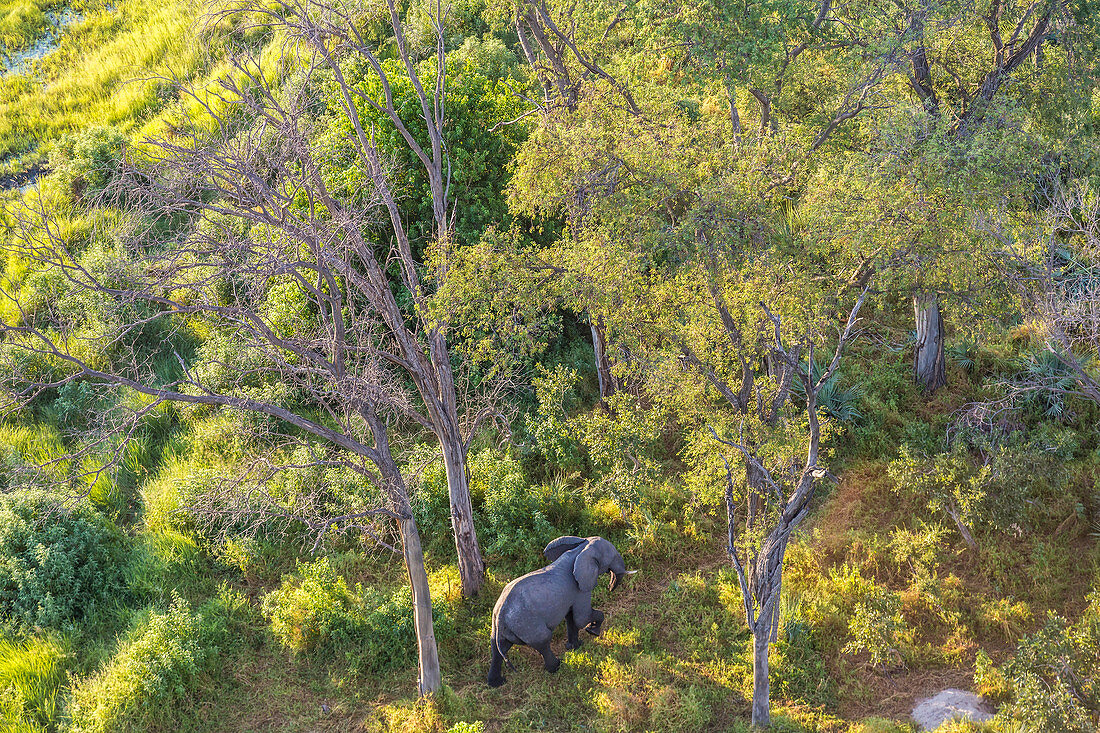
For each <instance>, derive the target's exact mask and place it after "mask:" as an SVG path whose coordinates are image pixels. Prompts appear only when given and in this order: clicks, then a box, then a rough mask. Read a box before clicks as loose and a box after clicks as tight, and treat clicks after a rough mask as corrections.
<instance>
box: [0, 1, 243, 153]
mask: <svg viewBox="0 0 1100 733" xmlns="http://www.w3.org/2000/svg"><path fill="white" fill-rule="evenodd" d="M201 11H202V8H201V5H200V6H199V7H196V3H193V2H188V1H186V0H162V1H158V0H118V1H117V2H115V3H113V4H110V5H107V6H106V7H102V8H98V9H96V10H92V11H89V13H88V15H87V16H86V17H85V18H84V19H83V20H82V21H80V22H78V23H75V24H73V25H72V26H71V27H69V28H68V29H67V30H66V32H65V34H64V37H63V39H62V41H61V43H60V46H59V47H58V49H57V51H56V52H54V53H53V54H51V55H49V56H48V57H46V58H45V59H43V60H42V61H40V62H39V63H38V65H37V67H36V70H35V72H33V73H32V74H12V75H8V76H5V77H2V78H0V160H2V159H4V158H5V157H15V158H18V157H19V156H21V155H23V154H26V153H30V152H32V151H34V150H35V149H36V148H37V147H38V146H39V145H41V144H42V143H48V142H49V141H51V140H53V139H56V138H57V137H59V136H60V135H61V134H63V133H64V132H67V131H69V130H74V129H78V128H81V127H85V126H87V125H90V124H107V125H112V126H115V127H118V128H119V129H121V130H122V131H124V132H133V131H135V130H137V129H138V128H140V127H141V125H143V124H145V123H147V122H148V121H149V120H151V119H152V118H154V117H155V116H156V115H157V114H158V113H159V112H160V111H162V110H163V109H164V108H165V107H166V106H168V105H169V104H171V103H172V102H173V101H174V94H173V93H172V92H171V90H170V84H169V83H168V82H167V81H166V80H165V78H166V77H177V78H181V79H185V80H193V79H197V78H202V75H203V73H204V71H205V70H206V69H209V68H211V67H212V65H213V62H212V60H211V56H210V54H211V49H219V48H224V46H225V44H224V41H218V42H215V41H212V40H211V39H205V40H204V39H203V38H202V36H203V33H204V30H203V26H202V24H201V23H196V17H197V15H199V14H201ZM35 155H36V157H40V156H39V154H37V153H35Z"/></svg>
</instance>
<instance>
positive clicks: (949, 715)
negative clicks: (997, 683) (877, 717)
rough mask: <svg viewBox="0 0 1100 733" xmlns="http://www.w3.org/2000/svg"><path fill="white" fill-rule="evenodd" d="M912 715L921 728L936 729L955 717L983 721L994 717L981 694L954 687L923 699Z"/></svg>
mask: <svg viewBox="0 0 1100 733" xmlns="http://www.w3.org/2000/svg"><path fill="white" fill-rule="evenodd" d="M912 715H913V720H914V721H916V723H917V726H918V727H919V728H920V729H921V730H936V729H937V728H939V727H940V726H941V725H943V724H944V723H946V722H947V721H949V720H952V719H954V718H962V719H964V720H978V721H981V720H990V719H992V717H993V714H992V712H991V711H990V709H989V706H988V705H987V704H986V702H985V700H983V699H982V697H981V695H975V694H974V693H973V692H966V691H964V690H954V689H946V690H944V691H943V692H941V693H939V694H938V695H936V696H935V697H929V698H926V699H924V700H921V701H920V702H918V703H917V706H916V707H915V708H913V713H912Z"/></svg>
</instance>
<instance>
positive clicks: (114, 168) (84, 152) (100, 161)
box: [50, 125, 126, 197]
mask: <svg viewBox="0 0 1100 733" xmlns="http://www.w3.org/2000/svg"><path fill="white" fill-rule="evenodd" d="M125 149H126V136H125V135H123V134H122V133H121V132H119V131H118V130H116V129H114V128H111V127H103V126H99V125H92V126H90V127H86V128H84V129H82V130H79V131H77V132H72V133H69V134H68V135H65V136H64V137H62V138H61V140H59V141H58V142H57V145H56V147H55V148H54V149H53V152H52V153H51V154H50V167H51V168H52V169H53V170H54V171H55V172H56V174H57V176H58V178H59V179H60V180H61V182H62V184H63V185H65V186H67V187H69V188H71V190H72V192H73V194H74V195H76V196H80V197H83V196H92V195H94V194H97V193H100V192H102V191H103V190H104V189H105V188H106V187H107V186H108V185H109V184H110V183H111V182H112V181H113V180H115V178H117V177H118V175H119V174H120V173H121V166H122V156H123V153H124V152H125Z"/></svg>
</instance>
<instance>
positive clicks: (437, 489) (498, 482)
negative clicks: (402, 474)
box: [414, 448, 599, 567]
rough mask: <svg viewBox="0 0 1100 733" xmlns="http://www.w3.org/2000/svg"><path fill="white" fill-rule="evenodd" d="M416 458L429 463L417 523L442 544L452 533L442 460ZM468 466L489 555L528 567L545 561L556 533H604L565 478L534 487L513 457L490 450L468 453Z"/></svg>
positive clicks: (480, 537) (483, 544)
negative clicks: (543, 553) (547, 549)
mask: <svg viewBox="0 0 1100 733" xmlns="http://www.w3.org/2000/svg"><path fill="white" fill-rule="evenodd" d="M416 460H419V461H420V462H423V461H424V460H427V461H429V463H428V465H427V466H426V467H425V468H424V469H423V470H422V471H421V472H420V473H421V478H420V488H419V491H418V492H417V494H416V498H415V501H414V511H415V512H416V520H417V524H419V525H420V528H421V532H422V534H423V535H424V536H425V537H428V538H436V541H437V542H439V541H440V540H439V539H438V538H447V537H450V536H451V528H450V517H451V506H450V498H449V495H448V490H447V476H446V473H445V471H444V468H443V464H442V461H438V460H436V461H432V460H431V459H430V458H428V459H424V458H420V457H419V456H418V457H417V459H416ZM466 468H467V471H468V472H469V476H470V498H471V501H472V503H473V505H474V522H475V524H476V525H477V527H478V541H479V542H480V544H481V547H482V550H483V551H484V552H485V554H487V555H495V556H497V557H501V558H505V559H507V560H509V561H512V562H518V563H519V564H520V565H521V566H522V567H528V566H530V565H531V564H532V563H533V562H538V561H540V560H541V559H542V549H543V548H544V547H545V546H546V544H547V543H548V542H550V541H551V540H553V539H555V538H556V537H560V536H561V535H565V534H573V535H581V536H587V535H588V534H593V533H596V532H598V531H599V528H598V527H597V522H596V521H595V520H594V519H593V517H592V515H591V513H590V512H589V511H588V508H587V506H586V504H585V499H584V497H583V496H582V495H580V494H579V493H578V492H575V491H570V490H569V489H568V487H566V486H565V485H563V484H562V483H560V482H558V483H555V484H551V485H537V486H532V485H530V484H529V483H528V480H527V476H526V475H525V473H524V471H523V467H522V465H521V464H520V462H519V461H518V460H517V459H515V458H513V457H512V456H511V455H508V454H501V453H499V452H497V451H495V450H494V449H492V448H485V449H484V450H481V451H478V452H476V453H471V454H470V455H469V456H468V457H467V463H466ZM448 544H450V541H448ZM452 549H453V548H452Z"/></svg>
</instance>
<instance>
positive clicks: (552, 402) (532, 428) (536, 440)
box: [524, 364, 584, 473]
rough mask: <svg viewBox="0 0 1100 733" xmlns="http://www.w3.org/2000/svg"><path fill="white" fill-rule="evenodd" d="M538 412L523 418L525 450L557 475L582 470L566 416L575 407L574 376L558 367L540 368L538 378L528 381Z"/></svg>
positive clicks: (582, 457) (582, 458)
mask: <svg viewBox="0 0 1100 733" xmlns="http://www.w3.org/2000/svg"><path fill="white" fill-rule="evenodd" d="M531 381H532V384H533V385H534V387H535V396H536V399H537V400H538V408H537V409H536V411H535V414H534V415H532V414H527V415H525V416H524V420H525V422H524V427H525V431H526V433H527V435H528V436H529V440H528V441H527V450H528V452H529V453H530V454H531V455H532V456H537V457H538V458H540V459H541V460H542V461H544V462H545V463H546V464H547V466H551V467H553V468H554V469H556V470H557V471H562V472H566V473H568V472H570V471H576V470H578V469H580V468H582V467H583V466H584V455H583V453H582V452H581V446H580V444H579V443H578V442H577V435H576V431H575V430H573V428H572V427H571V426H570V424H569V422H570V421H569V415H570V414H571V413H572V411H573V409H574V408H575V407H576V403H577V396H576V392H575V387H576V384H577V372H576V371H575V370H573V369H570V368H569V367H567V366H564V365H562V364H559V365H557V366H556V367H554V369H553V370H547V369H545V368H542V374H541V376H538V377H535V378H534V379H532V380H531Z"/></svg>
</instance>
